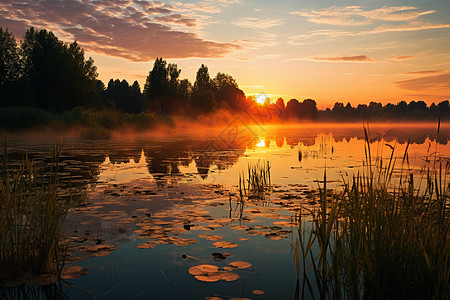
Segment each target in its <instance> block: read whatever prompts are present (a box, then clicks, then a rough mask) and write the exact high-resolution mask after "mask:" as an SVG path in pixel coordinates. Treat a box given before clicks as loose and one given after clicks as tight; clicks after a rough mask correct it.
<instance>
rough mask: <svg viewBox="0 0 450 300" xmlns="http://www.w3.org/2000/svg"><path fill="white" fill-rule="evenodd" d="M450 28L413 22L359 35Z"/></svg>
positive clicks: (439, 24)
mask: <svg viewBox="0 0 450 300" xmlns="http://www.w3.org/2000/svg"><path fill="white" fill-rule="evenodd" d="M443 28H450V24H445V23H444V24H443V23H437V24H433V23H426V22H411V23H408V24H404V25H399V26H379V27H376V28H375V29H373V30H371V31H363V32H361V33H359V34H358V35H363V34H372V33H383V32H404V31H420V30H428V29H443Z"/></svg>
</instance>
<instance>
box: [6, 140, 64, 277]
mask: <svg viewBox="0 0 450 300" xmlns="http://www.w3.org/2000/svg"><path fill="white" fill-rule="evenodd" d="M59 153H60V146H59V145H58V146H55V147H54V149H53V156H52V163H51V164H50V170H44V168H42V170H41V171H40V172H39V171H38V170H37V169H36V168H35V167H34V165H33V163H32V162H31V161H30V160H29V158H28V155H26V156H25V158H24V159H23V161H22V162H21V164H20V166H19V167H18V168H16V169H13V167H12V165H11V164H10V163H9V161H8V155H7V150H6V145H5V154H4V161H3V166H2V167H1V178H0V285H1V284H2V282H3V281H5V280H8V281H11V280H12V281H14V280H23V279H24V278H29V277H30V276H33V275H37V274H43V273H45V274H47V273H49V274H57V275H59V274H60V272H61V270H62V266H63V259H62V257H61V254H62V249H61V246H60V245H61V243H60V242H61V233H60V228H61V224H62V222H63V220H64V218H65V216H66V213H67V211H68V209H69V205H70V200H69V201H66V202H65V203H61V202H60V201H58V197H57V192H58V186H59V178H58V158H59Z"/></svg>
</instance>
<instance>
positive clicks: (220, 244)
mask: <svg viewBox="0 0 450 300" xmlns="http://www.w3.org/2000/svg"><path fill="white" fill-rule="evenodd" d="M213 245H214V246H215V247H216V248H225V249H227V248H235V247H237V246H238V245H237V244H235V243H232V242H225V241H223V242H215V243H214V244H213Z"/></svg>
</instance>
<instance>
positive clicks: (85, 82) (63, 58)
mask: <svg viewBox="0 0 450 300" xmlns="http://www.w3.org/2000/svg"><path fill="white" fill-rule="evenodd" d="M22 51H23V55H24V61H25V65H24V77H25V78H26V80H27V81H28V82H29V84H30V86H31V90H32V92H33V94H34V101H33V102H34V105H35V106H36V107H38V108H42V109H45V110H49V111H55V112H61V111H65V110H70V109H72V108H73V107H76V106H92V105H97V104H98V103H99V99H100V97H99V94H98V89H97V82H96V77H97V75H98V74H97V70H96V67H95V66H94V62H93V60H92V58H89V59H88V60H85V59H84V50H83V49H82V48H81V47H80V46H79V45H78V44H77V43H76V42H73V43H72V44H70V45H68V44H66V43H64V42H62V41H60V40H59V39H58V38H57V37H56V36H55V35H54V34H53V33H52V32H51V31H47V30H45V29H41V30H36V29H34V28H33V27H31V28H30V29H29V30H28V31H27V32H26V33H25V36H24V39H23V42H22Z"/></svg>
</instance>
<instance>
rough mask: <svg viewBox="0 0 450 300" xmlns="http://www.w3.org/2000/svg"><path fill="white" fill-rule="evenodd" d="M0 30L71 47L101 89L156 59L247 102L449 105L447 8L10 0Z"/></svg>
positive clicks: (323, 0)
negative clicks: (35, 30) (48, 37)
mask: <svg viewBox="0 0 450 300" xmlns="http://www.w3.org/2000/svg"><path fill="white" fill-rule="evenodd" d="M0 10H1V12H2V13H1V14H0V26H3V27H8V28H9V29H10V30H11V31H12V32H13V33H14V34H15V35H16V37H17V38H18V39H20V38H21V36H22V35H23V34H24V32H25V31H26V29H27V28H28V27H29V26H35V27H42V28H46V29H49V30H52V31H54V32H55V34H56V35H57V36H58V37H59V38H61V39H63V40H66V41H70V42H71V41H73V40H75V39H76V40H77V41H78V42H79V43H80V44H81V45H82V46H83V47H84V48H85V50H86V54H87V55H88V56H92V57H93V58H94V61H95V64H96V65H97V66H98V71H99V73H100V79H101V80H103V81H104V82H105V83H106V82H107V81H109V79H110V78H119V79H126V80H128V81H129V82H132V81H134V80H138V81H139V82H140V83H141V86H143V84H144V82H145V77H146V76H147V74H148V72H149V70H150V69H151V68H152V65H153V61H154V59H155V58H156V57H163V58H164V59H166V60H167V61H168V62H172V63H177V64H178V67H179V68H181V69H182V73H181V77H182V78H188V79H189V80H190V81H192V82H193V81H194V80H195V73H196V71H197V69H198V68H199V66H200V65H201V64H202V63H203V64H206V65H207V66H208V67H209V70H210V74H211V76H212V77H214V76H215V74H216V73H217V72H219V71H220V72H224V73H228V74H230V75H233V76H234V77H235V78H236V80H237V82H238V83H239V86H240V87H241V88H242V89H243V90H244V91H245V93H246V94H248V95H249V94H261V93H262V94H266V95H268V96H269V97H271V98H272V99H276V98H277V97H279V96H281V97H283V98H284V99H285V100H289V99H291V98H297V99H299V100H303V99H305V98H312V99H315V100H316V101H317V103H318V106H319V108H323V107H326V106H329V105H332V104H333V103H334V102H336V101H340V102H344V103H346V102H347V101H350V102H351V103H352V104H358V103H368V102H370V101H379V102H382V103H387V102H392V103H397V102H398V101H401V100H406V101H412V100H416V101H417V100H424V101H427V102H428V103H430V102H433V101H434V102H439V101H442V100H445V99H450V51H449V50H448V45H450V22H448V15H449V13H450V1H441V0H427V1H424V0H415V1H406V0H395V1H392V0H391V1H387V0H379V1H373V0H362V1H355V0H350V1H346V2H345V4H341V3H336V1H332V0H320V1H310V2H305V1H298V0H285V1H278V2H273V1H259V0H214V1H213V0H202V1H189V0H183V1H178V2H174V1H146V0H124V1H120V2H119V1H104V0H99V1H89V0H88V1H77V0H70V1H69V0H62V1H56V2H55V1H39V2H38V1H30V2H24V1H21V2H19V1H9V2H4V3H0Z"/></svg>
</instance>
